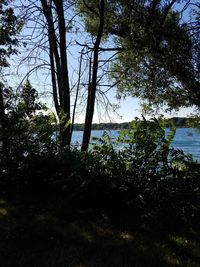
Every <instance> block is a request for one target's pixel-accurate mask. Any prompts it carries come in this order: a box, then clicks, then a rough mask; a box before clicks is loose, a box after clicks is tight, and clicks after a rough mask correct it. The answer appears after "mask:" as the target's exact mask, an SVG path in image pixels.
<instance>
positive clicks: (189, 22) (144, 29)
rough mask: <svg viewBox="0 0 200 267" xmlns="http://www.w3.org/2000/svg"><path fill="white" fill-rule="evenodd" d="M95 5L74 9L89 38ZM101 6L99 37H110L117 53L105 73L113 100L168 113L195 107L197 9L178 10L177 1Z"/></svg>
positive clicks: (199, 94) (187, 4)
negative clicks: (130, 99) (135, 101)
mask: <svg viewBox="0 0 200 267" xmlns="http://www.w3.org/2000/svg"><path fill="white" fill-rule="evenodd" d="M97 2H98V1H95V0H93V1H79V5H78V7H79V9H80V10H82V11H85V12H83V13H82V17H83V21H84V23H85V25H86V27H85V28H86V30H87V31H89V32H91V33H93V34H94V33H95V31H96V17H97V10H96V9H95V8H94V7H95V6H98V3H97ZM105 2H106V5H105V6H106V9H105V10H106V11H105V13H106V15H105V18H106V22H105V25H106V26H105V31H104V35H105V36H112V37H113V42H114V44H115V45H116V46H117V47H118V48H121V53H118V56H117V59H116V61H114V62H113V64H112V68H111V72H110V78H111V79H114V81H115V82H117V85H118V95H119V96H122V95H132V96H135V97H139V98H140V99H142V100H143V101H148V104H151V105H156V106H163V105H167V106H168V107H169V108H170V109H173V108H175V109H178V108H179V107H182V106H185V107H188V106H192V105H195V106H197V107H199V106H200V89H199V88H200V66H199V62H200V44H199V42H200V25H199V9H200V6H199V4H198V3H195V2H194V1H182V4H181V5H180V7H179V4H180V1H176V0H173V1H158V0H151V1H131V0H128V1H123V0H116V1H105ZM88 7H89V11H88ZM185 13H186V14H185ZM184 14H185V15H184ZM183 16H185V18H184V19H183Z"/></svg>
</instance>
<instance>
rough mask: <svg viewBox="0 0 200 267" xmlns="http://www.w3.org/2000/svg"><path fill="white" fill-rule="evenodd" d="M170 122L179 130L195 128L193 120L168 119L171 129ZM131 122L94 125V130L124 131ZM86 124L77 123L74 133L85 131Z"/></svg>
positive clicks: (167, 124)
mask: <svg viewBox="0 0 200 267" xmlns="http://www.w3.org/2000/svg"><path fill="white" fill-rule="evenodd" d="M170 121H173V123H174V125H175V127H177V128H195V126H194V125H193V122H194V119H193V118H184V117H183V118H182V117H173V118H170V119H166V127H169V125H170ZM129 123H130V122H121V123H113V122H110V123H93V124H92V130H105V131H106V130H123V129H128V128H129ZM83 130H84V124H83V123H76V124H75V125H74V131H83Z"/></svg>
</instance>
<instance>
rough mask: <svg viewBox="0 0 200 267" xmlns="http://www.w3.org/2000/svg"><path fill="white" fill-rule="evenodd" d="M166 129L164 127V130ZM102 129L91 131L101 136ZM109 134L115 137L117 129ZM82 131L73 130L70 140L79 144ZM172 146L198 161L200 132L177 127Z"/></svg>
mask: <svg viewBox="0 0 200 267" xmlns="http://www.w3.org/2000/svg"><path fill="white" fill-rule="evenodd" d="M167 131H168V129H166V132H167ZM103 132H104V131H103V130H102V131H92V136H94V137H101V136H102V134H103ZM109 134H110V135H111V136H112V137H113V138H116V137H117V136H118V131H109ZM82 136H83V132H82V131H74V133H73V136H72V142H73V143H74V144H75V143H77V142H78V143H79V144H81V141H82ZM172 146H173V147H175V148H179V149H181V150H183V151H184V152H186V153H191V154H192V155H193V158H194V159H195V160H198V161H199V162H200V132H199V131H198V130H196V129H194V128H177V129H176V135H175V138H174V141H173V143H172Z"/></svg>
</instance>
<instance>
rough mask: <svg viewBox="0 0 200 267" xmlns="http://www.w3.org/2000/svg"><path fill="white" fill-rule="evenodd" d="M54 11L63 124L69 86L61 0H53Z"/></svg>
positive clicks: (67, 113)
mask: <svg viewBox="0 0 200 267" xmlns="http://www.w3.org/2000/svg"><path fill="white" fill-rule="evenodd" d="M54 3H55V6H56V11H57V14H58V27H59V37H60V40H59V48H60V62H61V85H62V94H63V111H64V114H65V116H66V118H65V124H66V123H67V124H68V122H70V86H69V75H68V65H67V52H66V50H67V44H66V28H65V17H64V10H63V0H54ZM70 124H71V123H69V125H68V126H67V127H66V128H65V129H64V136H63V137H64V138H66V144H67V145H70V143H71V140H70V139H71V134H70V132H71V130H70Z"/></svg>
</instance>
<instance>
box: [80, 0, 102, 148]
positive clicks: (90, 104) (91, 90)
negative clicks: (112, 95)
mask: <svg viewBox="0 0 200 267" xmlns="http://www.w3.org/2000/svg"><path fill="white" fill-rule="evenodd" d="M103 28H104V0H101V1H100V8H99V29H98V33H97V38H96V41H95V44H94V48H93V66H92V80H91V83H89V85H88V100H87V109H86V116H85V127H84V133H83V141H82V148H81V150H82V151H86V150H87V149H88V146H89V142H90V136H91V128H92V119H93V114H94V106H95V96H96V88H97V72H98V63H99V62H98V59H99V46H100V42H101V38H102V35H103Z"/></svg>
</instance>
